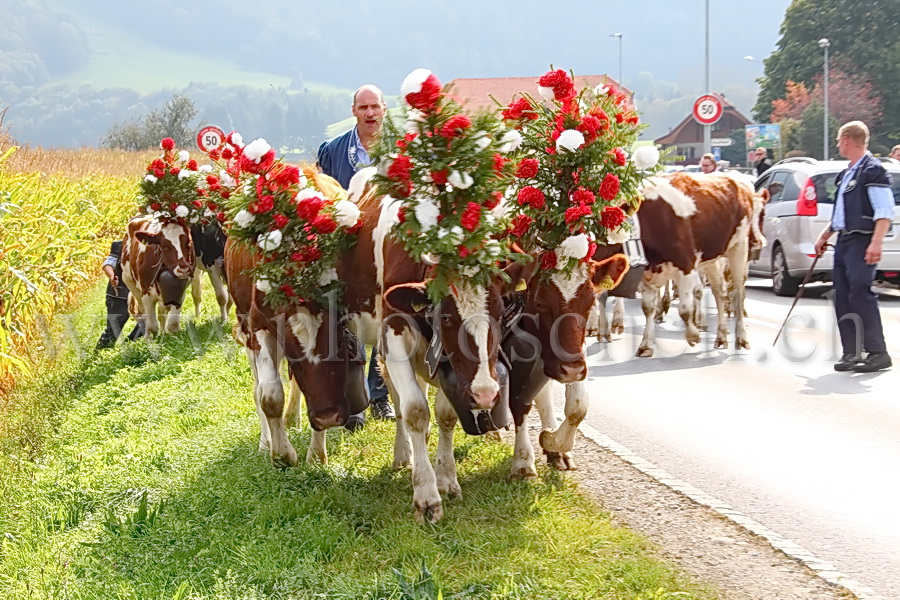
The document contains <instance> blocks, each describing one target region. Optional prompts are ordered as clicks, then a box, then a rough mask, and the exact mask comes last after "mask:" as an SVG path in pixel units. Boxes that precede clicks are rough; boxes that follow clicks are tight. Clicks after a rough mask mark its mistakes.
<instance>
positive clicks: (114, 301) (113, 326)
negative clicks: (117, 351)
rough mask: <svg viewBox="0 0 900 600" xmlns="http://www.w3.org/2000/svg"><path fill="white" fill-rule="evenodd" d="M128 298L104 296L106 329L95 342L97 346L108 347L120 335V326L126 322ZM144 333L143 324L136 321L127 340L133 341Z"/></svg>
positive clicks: (123, 325) (114, 342)
mask: <svg viewBox="0 0 900 600" xmlns="http://www.w3.org/2000/svg"><path fill="white" fill-rule="evenodd" d="M128 316H129V315H128V300H126V299H125V298H116V297H115V296H107V297H106V330H105V331H104V332H103V334H102V335H101V336H100V340H99V341H98V342H97V348H109V347H110V346H115V344H116V340H118V339H119V336H120V335H122V328H123V327H125V323H127V322H128ZM143 334H144V324H143V323H142V322H138V323H137V324H136V325H135V326H134V329H132V330H131V333H130V334H128V339H129V341H134V340H136V339H137V338H139V337H141V336H142V335H143Z"/></svg>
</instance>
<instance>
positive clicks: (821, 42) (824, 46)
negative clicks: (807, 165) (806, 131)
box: [819, 38, 831, 160]
mask: <svg viewBox="0 0 900 600" xmlns="http://www.w3.org/2000/svg"><path fill="white" fill-rule="evenodd" d="M830 45H831V42H829V41H828V38H822V39H821V40H819V48H821V49H822V50H824V51H825V81H824V88H823V90H824V94H825V113H824V116H823V117H822V119H823V121H824V129H825V133H824V136H823V139H824V144H823V146H824V148H823V152H822V157H823V159H824V160H828V47H829V46H830Z"/></svg>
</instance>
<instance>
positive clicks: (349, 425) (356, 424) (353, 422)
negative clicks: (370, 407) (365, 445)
mask: <svg viewBox="0 0 900 600" xmlns="http://www.w3.org/2000/svg"><path fill="white" fill-rule="evenodd" d="M365 424H366V411H361V412H358V413H356V414H355V415H350V416H349V417H347V422H346V423H344V429H346V430H347V431H356V430H357V429H362V428H363V425H365Z"/></svg>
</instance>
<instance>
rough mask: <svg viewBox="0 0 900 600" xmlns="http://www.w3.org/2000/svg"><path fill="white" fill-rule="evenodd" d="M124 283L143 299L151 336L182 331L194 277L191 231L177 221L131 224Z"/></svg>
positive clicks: (151, 220)
mask: <svg viewBox="0 0 900 600" xmlns="http://www.w3.org/2000/svg"><path fill="white" fill-rule="evenodd" d="M121 261H122V281H124V282H125V285H126V286H127V287H128V290H129V291H130V292H131V294H132V295H133V296H134V297H135V298H136V299H138V300H139V303H140V310H141V318H142V319H143V320H144V325H145V326H146V330H147V333H148V334H149V335H155V334H157V333H158V332H159V329H160V321H162V320H163V319H164V318H165V319H166V322H165V330H166V331H167V332H170V333H173V332H175V331H178V328H179V321H180V316H181V305H182V302H183V299H184V292H185V290H186V289H187V286H188V285H189V284H190V282H191V277H192V276H193V274H194V267H195V257H194V244H193V242H192V241H191V234H190V231H189V230H188V229H187V227H185V226H184V225H181V224H179V223H176V222H169V221H166V222H162V221H158V220H157V219H156V218H154V217H152V216H139V217H135V218H133V219H132V220H131V221H129V222H128V230H127V232H126V234H125V239H124V240H123V242H122V254H121Z"/></svg>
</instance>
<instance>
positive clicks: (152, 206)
mask: <svg viewBox="0 0 900 600" xmlns="http://www.w3.org/2000/svg"><path fill="white" fill-rule="evenodd" d="M161 208H162V204H160V203H159V202H151V203H150V210H159V209H161Z"/></svg>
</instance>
